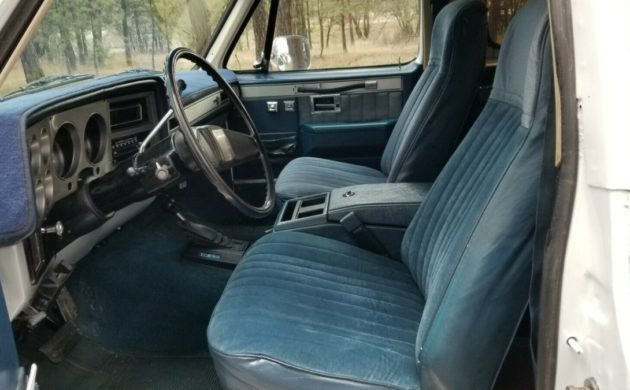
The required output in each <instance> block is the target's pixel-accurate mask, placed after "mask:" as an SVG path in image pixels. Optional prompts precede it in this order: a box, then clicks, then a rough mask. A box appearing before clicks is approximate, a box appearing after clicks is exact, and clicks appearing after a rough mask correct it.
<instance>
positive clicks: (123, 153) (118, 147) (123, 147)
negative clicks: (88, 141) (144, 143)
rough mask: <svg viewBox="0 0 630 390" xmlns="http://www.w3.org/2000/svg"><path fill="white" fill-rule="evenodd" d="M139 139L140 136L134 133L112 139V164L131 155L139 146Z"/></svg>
mask: <svg viewBox="0 0 630 390" xmlns="http://www.w3.org/2000/svg"><path fill="white" fill-rule="evenodd" d="M141 139H142V137H139V135H134V136H130V137H125V138H120V139H116V140H113V141H112V156H113V157H114V164H118V163H119V162H121V161H123V160H126V159H128V158H129V157H131V156H133V155H134V154H135V153H136V152H137V151H138V149H139V148H140V143H141V141H140V140H141Z"/></svg>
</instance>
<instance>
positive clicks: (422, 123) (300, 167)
mask: <svg viewBox="0 0 630 390" xmlns="http://www.w3.org/2000/svg"><path fill="white" fill-rule="evenodd" d="M486 41H487V26H486V16H485V7H484V5H483V3H482V2H481V1H478V0H458V1H454V2H452V3H451V4H449V5H447V6H446V7H444V8H443V9H442V11H440V13H439V15H438V16H437V18H436V20H435V24H434V26H433V32H432V35H431V53H430V56H429V61H428V64H427V67H426V69H425V70H424V72H423V73H422V75H421V76H420V79H419V80H418V82H417V83H416V86H415V87H414V89H413V91H412V92H411V95H410V96H409V98H408V99H407V102H406V103H405V106H404V108H403V110H402V112H401V114H400V116H399V118H398V121H397V122H396V126H395V127H394V130H393V132H392V135H391V137H390V138H389V140H388V142H387V145H386V147H385V151H384V153H383V156H382V158H381V172H380V173H381V176H383V177H384V178H385V179H386V180H387V182H432V181H433V180H435V178H436V177H437V175H438V173H439V172H440V170H441V169H442V168H443V167H444V164H445V163H446V161H447V160H448V158H449V157H450V156H451V154H452V153H453V151H454V150H455V148H456V146H457V142H458V140H459V139H460V138H461V134H462V132H463V130H464V124H465V121H466V119H467V117H468V113H469V111H470V108H471V106H472V103H473V101H474V98H475V95H476V93H477V86H478V83H479V79H480V76H481V72H482V70H483V64H484V59H485V50H486ZM304 159H305V158H304V157H303V158H298V159H297V161H296V162H295V163H290V164H289V165H287V166H286V167H285V168H284V169H283V170H282V172H280V175H279V177H278V181H277V183H276V193H277V194H278V196H279V197H280V198H281V199H289V198H292V197H296V196H304V195H311V194H313V193H314V192H312V191H313V190H317V191H318V192H321V191H322V190H331V189H333V188H339V187H345V186H349V185H355V184H369V183H372V181H370V179H371V178H372V175H373V174H374V171H373V170H371V169H369V168H365V167H361V166H358V165H352V164H347V163H339V162H336V161H329V162H328V163H326V164H325V165H324V164H323V160H322V159H318V160H313V159H309V160H305V161H301V160H304ZM331 170H334V171H336V172H342V171H344V170H345V171H348V175H341V174H340V175H338V177H335V178H332V177H330V176H329V175H328V173H329V172H330V171H331ZM293 180H297V181H298V182H299V183H309V185H301V186H298V185H296V184H294V183H292V181H293ZM360 180H362V181H360Z"/></svg>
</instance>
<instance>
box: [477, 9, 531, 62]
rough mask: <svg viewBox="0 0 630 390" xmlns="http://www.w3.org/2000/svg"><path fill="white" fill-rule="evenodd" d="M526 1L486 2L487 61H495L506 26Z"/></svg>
mask: <svg viewBox="0 0 630 390" xmlns="http://www.w3.org/2000/svg"><path fill="white" fill-rule="evenodd" d="M525 3H527V0H486V8H487V9H488V55H487V57H488V59H489V60H491V59H495V60H496V59H497V58H498V56H499V48H500V47H501V44H502V43H503V37H504V36H505V32H506V31H507V28H508V25H509V24H510V21H511V20H512V17H514V14H515V13H516V11H518V10H519V9H520V8H521V7H522V6H523V5H525Z"/></svg>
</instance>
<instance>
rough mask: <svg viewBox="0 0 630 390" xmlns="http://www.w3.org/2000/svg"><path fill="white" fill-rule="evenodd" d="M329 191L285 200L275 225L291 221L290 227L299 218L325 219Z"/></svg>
mask: <svg viewBox="0 0 630 390" xmlns="http://www.w3.org/2000/svg"><path fill="white" fill-rule="evenodd" d="M328 196H329V193H325V194H318V195H311V196H306V197H303V198H296V199H291V200H289V201H287V202H286V203H285V204H284V207H283V208H282V211H281V212H280V215H279V216H278V221H277V223H276V226H279V225H283V224H289V223H291V225H292V227H295V224H296V223H298V222H299V221H301V220H304V219H308V220H309V221H312V219H313V218H323V219H324V220H325V219H326V214H327V212H328Z"/></svg>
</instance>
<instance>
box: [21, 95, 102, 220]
mask: <svg viewBox="0 0 630 390" xmlns="http://www.w3.org/2000/svg"><path fill="white" fill-rule="evenodd" d="M109 121H110V118H109V103H108V102H107V101H105V100H102V101H97V102H94V103H90V104H86V105H84V106H81V107H77V108H73V109H70V110H67V111H63V112H60V113H57V114H54V115H51V116H49V117H46V118H44V119H42V120H40V121H39V122H37V123H35V124H33V125H32V126H30V127H29V128H28V129H27V131H26V135H27V140H28V148H29V153H30V165H31V173H32V177H33V185H34V190H35V203H36V206H37V213H38V217H39V219H40V220H43V219H44V218H45V216H46V214H47V212H48V211H50V209H51V208H52V206H53V205H54V204H55V202H56V201H58V200H59V199H62V198H64V197H65V196H67V195H69V194H70V193H72V192H74V191H76V190H77V189H78V188H79V186H80V185H81V184H82V183H85V182H88V181H90V180H91V179H93V178H96V177H100V176H102V175H104V174H105V173H107V172H109V171H111V170H112V169H113V160H112V154H111V131H110V122H109Z"/></svg>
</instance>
